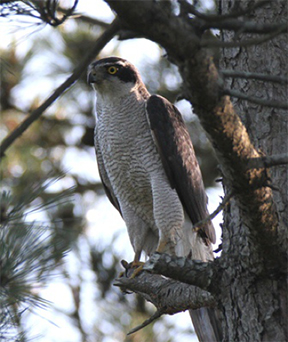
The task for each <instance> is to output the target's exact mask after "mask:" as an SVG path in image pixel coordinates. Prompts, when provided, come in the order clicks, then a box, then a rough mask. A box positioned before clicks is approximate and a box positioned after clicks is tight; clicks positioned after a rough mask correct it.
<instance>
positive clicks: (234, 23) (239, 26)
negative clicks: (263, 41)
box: [201, 19, 287, 34]
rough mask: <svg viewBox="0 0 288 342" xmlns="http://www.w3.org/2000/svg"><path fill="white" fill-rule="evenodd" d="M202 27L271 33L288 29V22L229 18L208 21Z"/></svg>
mask: <svg viewBox="0 0 288 342" xmlns="http://www.w3.org/2000/svg"><path fill="white" fill-rule="evenodd" d="M201 28H202V29H210V28H212V29H218V30H230V31H235V32H240V33H255V34H256V33H257V34H270V33H272V32H276V31H278V30H280V31H281V32H283V31H285V28H286V30H287V23H273V24H265V23H256V22H254V21H248V20H246V21H242V20H238V19H229V20H228V19H227V20H223V21H221V22H216V23H213V22H207V23H205V24H204V25H203V26H201Z"/></svg>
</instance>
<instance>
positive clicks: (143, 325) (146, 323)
mask: <svg viewBox="0 0 288 342" xmlns="http://www.w3.org/2000/svg"><path fill="white" fill-rule="evenodd" d="M161 316H162V312H161V311H158V310H157V311H156V312H155V313H154V314H153V315H152V316H151V317H149V318H148V319H146V321H144V322H143V323H142V324H139V325H137V327H135V328H133V329H131V330H130V331H129V332H128V334H127V335H131V334H134V333H135V332H136V331H139V330H141V329H143V328H145V327H147V325H149V324H151V323H152V322H154V321H155V320H156V319H158V318H159V317H161Z"/></svg>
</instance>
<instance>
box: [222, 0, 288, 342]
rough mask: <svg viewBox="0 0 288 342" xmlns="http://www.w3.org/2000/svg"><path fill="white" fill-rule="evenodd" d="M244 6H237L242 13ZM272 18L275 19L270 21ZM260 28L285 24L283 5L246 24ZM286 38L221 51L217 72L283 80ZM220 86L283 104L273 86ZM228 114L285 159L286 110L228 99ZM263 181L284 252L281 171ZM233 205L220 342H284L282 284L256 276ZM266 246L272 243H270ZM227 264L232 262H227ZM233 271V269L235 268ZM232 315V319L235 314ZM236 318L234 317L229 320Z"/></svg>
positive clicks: (258, 143)
mask: <svg viewBox="0 0 288 342" xmlns="http://www.w3.org/2000/svg"><path fill="white" fill-rule="evenodd" d="M247 2H248V1H241V5H242V6H243V7H245V6H246V5H247ZM235 4H236V5H237V3H236V1H230V2H229V3H228V1H222V9H223V12H224V13H227V12H228V11H229V10H230V9H229V8H228V7H229V6H232V7H233V6H235ZM276 18H277V19H276ZM249 19H251V20H253V21H256V22H263V21H265V23H266V24H269V23H273V22H275V19H276V20H277V21H281V20H282V21H285V20H286V19H287V2H286V1H285V2H284V1H274V2H273V4H272V3H271V4H267V5H266V6H264V7H263V8H262V9H259V10H258V11H257V12H254V13H251V14H250V18H249ZM223 38H224V40H230V39H231V33H229V32H228V33H227V32H226V33H225V34H224V37H223ZM287 50H288V46H287V37H286V36H279V37H277V38H275V39H274V40H271V41H268V42H266V43H264V44H261V45H255V46H250V47H247V48H245V47H242V48H234V49H224V50H223V59H222V67H223V68H224V69H233V70H241V71H244V72H254V73H255V72H257V73H264V74H274V75H276V76H283V77H285V76H286V77H287V62H288V61H287ZM226 86H227V87H229V88H230V89H233V90H237V91H239V90H241V91H242V92H245V93H246V94H252V95H254V96H255V95H256V96H259V97H267V96H268V97H270V98H271V97H273V98H274V99H275V100H280V101H287V88H286V87H283V86H281V84H279V83H277V84H276V83H271V82H263V81H250V80H248V79H245V78H244V79H238V78H237V79H227V81H226ZM233 105H234V108H236V110H237V112H238V113H239V116H240V118H241V120H242V121H243V123H244V124H245V126H246V128H247V131H248V133H249V136H250V140H251V141H252V143H253V145H254V146H255V147H256V148H257V149H258V150H259V151H261V152H262V153H263V154H266V155H274V154H285V155H287V150H288V149H287V143H288V139H287V137H288V134H287V133H288V132H287V119H288V116H287V110H286V111H285V110H281V109H277V110H276V109H273V108H269V107H264V106H260V105H257V104H252V103H249V102H247V101H241V100H238V99H233ZM268 177H269V178H270V180H271V181H270V184H271V186H272V187H273V189H275V190H273V199H274V203H275V205H276V207H277V213H278V215H279V217H280V222H282V223H281V224H279V226H278V239H277V240H276V241H277V243H279V244H280V245H281V244H282V246H287V240H286V239H287V179H288V177H287V165H283V166H277V167H274V168H271V169H270V170H269V174H268ZM239 209H240V208H239V206H238V203H237V202H236V201H231V205H230V207H229V208H228V209H227V210H226V211H225V216H224V220H225V224H224V227H225V229H224V230H223V241H225V243H224V244H223V255H222V257H223V261H225V263H226V266H227V269H226V271H225V273H227V276H225V277H224V278H223V283H222V286H224V287H226V286H227V287H228V288H229V289H230V291H227V292H226V291H225V296H224V293H223V296H222V304H223V307H224V308H225V319H226V336H227V338H228V337H229V340H238V341H239V340H241V341H285V340H287V287H286V279H285V277H283V276H281V269H280V268H281V266H280V265H279V273H278V274H277V272H276V273H274V274H273V273H271V274H270V275H269V274H266V275H265V276H264V277H258V276H257V269H258V268H259V257H258V255H257V252H256V248H257V245H256V244H255V243H251V238H250V236H249V233H247V234H246V233H245V232H247V231H249V225H248V223H247V221H246V220H245V212H244V213H243V211H241V210H239ZM271 243H272V241H271ZM231 260H233V261H232V262H231ZM235 265H237V267H235ZM237 312H238V313H237ZM235 313H236V315H235Z"/></svg>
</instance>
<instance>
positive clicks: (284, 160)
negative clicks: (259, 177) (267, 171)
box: [246, 154, 288, 170]
mask: <svg viewBox="0 0 288 342" xmlns="http://www.w3.org/2000/svg"><path fill="white" fill-rule="evenodd" d="M285 164H288V154H276V155H274V156H265V157H260V158H251V159H249V160H248V163H247V165H246V168H247V170H249V169H261V168H269V167H272V166H278V165H285Z"/></svg>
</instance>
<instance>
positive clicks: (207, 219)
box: [193, 192, 233, 232]
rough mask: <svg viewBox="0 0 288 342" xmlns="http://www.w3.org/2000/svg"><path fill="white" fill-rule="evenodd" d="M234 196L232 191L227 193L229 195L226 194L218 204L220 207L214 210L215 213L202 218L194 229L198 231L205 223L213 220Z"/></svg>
mask: <svg viewBox="0 0 288 342" xmlns="http://www.w3.org/2000/svg"><path fill="white" fill-rule="evenodd" d="M232 196H233V193H232V192H231V193H229V194H227V195H225V197H224V199H223V201H222V202H221V203H220V204H219V205H218V207H217V208H216V209H215V210H214V211H213V213H212V214H210V215H208V216H207V217H205V218H204V219H203V220H201V221H199V222H197V223H196V224H194V226H193V229H194V230H195V231H196V232H197V231H198V230H200V229H201V227H202V226H203V225H204V224H205V223H207V222H209V221H211V220H213V219H214V218H215V217H216V216H217V215H218V214H219V213H220V212H221V211H222V210H223V209H224V208H225V206H226V205H227V204H228V203H229V201H230V199H231V197H232Z"/></svg>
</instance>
